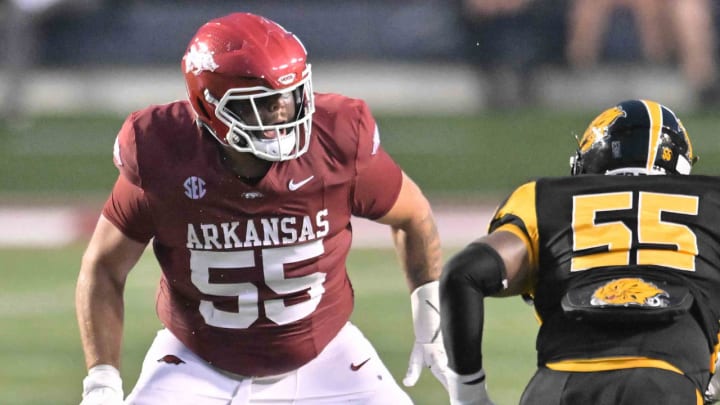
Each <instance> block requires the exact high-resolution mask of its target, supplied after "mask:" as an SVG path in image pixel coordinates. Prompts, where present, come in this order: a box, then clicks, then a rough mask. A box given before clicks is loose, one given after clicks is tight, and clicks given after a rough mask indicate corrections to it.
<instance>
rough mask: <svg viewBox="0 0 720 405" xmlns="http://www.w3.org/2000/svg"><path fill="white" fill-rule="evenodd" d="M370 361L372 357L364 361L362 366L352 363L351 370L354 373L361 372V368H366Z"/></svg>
mask: <svg viewBox="0 0 720 405" xmlns="http://www.w3.org/2000/svg"><path fill="white" fill-rule="evenodd" d="M368 361H370V357H368V358H367V359H365V361H363V362H362V363H360V364H355V363H350V370H352V371H358V370H360V367H362V366H364V365H365V363H367V362H368Z"/></svg>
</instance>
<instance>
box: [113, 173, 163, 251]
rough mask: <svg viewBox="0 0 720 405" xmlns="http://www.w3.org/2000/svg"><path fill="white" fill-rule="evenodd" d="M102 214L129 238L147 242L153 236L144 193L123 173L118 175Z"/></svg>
mask: <svg viewBox="0 0 720 405" xmlns="http://www.w3.org/2000/svg"><path fill="white" fill-rule="evenodd" d="M102 214H103V216H104V217H105V218H106V219H107V220H108V221H110V222H112V224H113V225H115V226H116V227H117V228H118V229H119V230H120V231H121V232H122V233H123V234H124V235H125V236H127V237H129V238H130V239H133V240H135V241H137V242H140V243H147V242H148V241H150V239H151V238H152V237H153V234H154V229H153V225H152V224H153V222H152V215H151V213H150V209H149V207H148V205H147V202H146V200H145V194H144V192H143V190H142V189H141V188H140V187H138V186H136V185H134V184H132V183H131V182H130V181H129V180H128V179H127V178H126V177H125V176H123V175H120V176H118V179H117V181H116V182H115V186H114V187H113V189H112V192H111V193H110V196H109V197H108V199H107V201H105V205H104V206H103V210H102Z"/></svg>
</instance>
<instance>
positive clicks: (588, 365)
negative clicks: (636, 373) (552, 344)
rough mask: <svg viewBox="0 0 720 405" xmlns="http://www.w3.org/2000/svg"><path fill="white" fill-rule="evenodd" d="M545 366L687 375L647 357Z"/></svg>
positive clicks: (662, 361) (584, 360)
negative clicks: (665, 371) (650, 369)
mask: <svg viewBox="0 0 720 405" xmlns="http://www.w3.org/2000/svg"><path fill="white" fill-rule="evenodd" d="M545 366H547V368H549V369H551V370H555V371H574V372H593V371H610V370H622V369H626V368H643V367H649V368H659V369H663V370H668V371H673V372H675V373H678V374H683V375H684V374H685V373H683V372H682V371H681V370H680V369H679V368H677V367H675V366H673V365H672V364H670V363H668V362H667V361H664V360H656V359H649V358H647V357H602V358H597V359H573V360H563V361H558V362H553V363H546V364H545Z"/></svg>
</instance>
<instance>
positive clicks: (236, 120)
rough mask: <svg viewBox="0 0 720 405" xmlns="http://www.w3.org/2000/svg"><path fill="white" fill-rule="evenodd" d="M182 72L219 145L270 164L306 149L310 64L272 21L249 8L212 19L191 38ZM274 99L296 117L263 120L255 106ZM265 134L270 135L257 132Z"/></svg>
mask: <svg viewBox="0 0 720 405" xmlns="http://www.w3.org/2000/svg"><path fill="white" fill-rule="evenodd" d="M182 70H183V72H184V74H185V82H186V85H187V92H188V97H189V99H190V103H191V104H192V106H193V109H194V110H195V113H196V114H197V119H198V122H199V123H200V124H201V125H202V126H204V127H205V128H206V129H207V130H208V131H209V132H210V133H211V134H212V135H213V136H214V137H215V138H217V140H218V141H220V142H221V143H222V144H224V145H228V146H230V147H232V148H234V149H235V150H237V151H240V152H250V153H252V154H254V155H255V156H257V157H258V158H261V159H265V160H270V161H279V160H287V159H294V158H297V157H298V156H300V155H302V154H303V153H305V152H306V151H307V149H308V147H309V141H310V132H311V127H312V115H313V112H314V111H315V105H314V98H313V91H312V82H311V79H310V77H311V75H310V64H309V63H307V52H306V50H305V47H304V46H303V45H302V43H301V42H300V40H299V39H298V38H297V37H296V36H295V35H293V34H292V33H290V32H288V31H286V30H285V29H284V28H283V27H281V26H280V25H278V24H277V23H275V22H273V21H270V20H268V19H267V18H264V17H260V16H257V15H254V14H249V13H236V14H230V15H227V16H224V17H220V18H217V19H214V20H211V21H209V22H207V23H206V24H205V25H203V26H202V27H200V29H199V30H198V31H197V33H196V34H195V36H194V37H193V38H192V40H191V41H190V44H189V45H188V48H187V51H186V52H185V56H183V59H182ZM273 97H274V98H277V97H284V98H285V99H286V100H289V101H288V102H294V106H295V109H294V110H295V114H294V117H290V118H289V119H288V120H286V121H284V122H267V123H266V122H263V120H262V118H261V114H260V112H259V109H260V108H262V106H264V105H265V104H266V103H267V102H268V100H271V99H272V98H273ZM238 109H242V110H244V114H240V112H239V111H238ZM248 115H250V116H251V117H254V119H250V120H249V119H243V116H244V117H247V116H248ZM268 131H273V132H274V136H271V137H266V136H262V134H267V133H268Z"/></svg>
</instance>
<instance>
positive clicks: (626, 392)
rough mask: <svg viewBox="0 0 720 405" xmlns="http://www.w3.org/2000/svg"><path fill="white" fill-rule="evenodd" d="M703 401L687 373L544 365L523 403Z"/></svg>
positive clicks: (689, 404)
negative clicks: (565, 368)
mask: <svg viewBox="0 0 720 405" xmlns="http://www.w3.org/2000/svg"><path fill="white" fill-rule="evenodd" d="M580 404H582V405H702V404H703V399H702V394H701V393H700V392H699V391H698V390H697V388H696V387H695V384H693V382H692V381H691V380H690V379H689V378H687V377H685V376H684V375H681V374H678V373H675V372H672V371H668V370H662V369H658V368H631V369H624V370H612V371H599V372H593V373H587V372H564V371H553V370H550V369H548V368H540V369H538V371H536V372H535V375H534V376H533V377H532V379H531V380H530V383H528V386H527V387H526V388H525V392H523V395H522V398H521V399H520V405H580Z"/></svg>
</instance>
